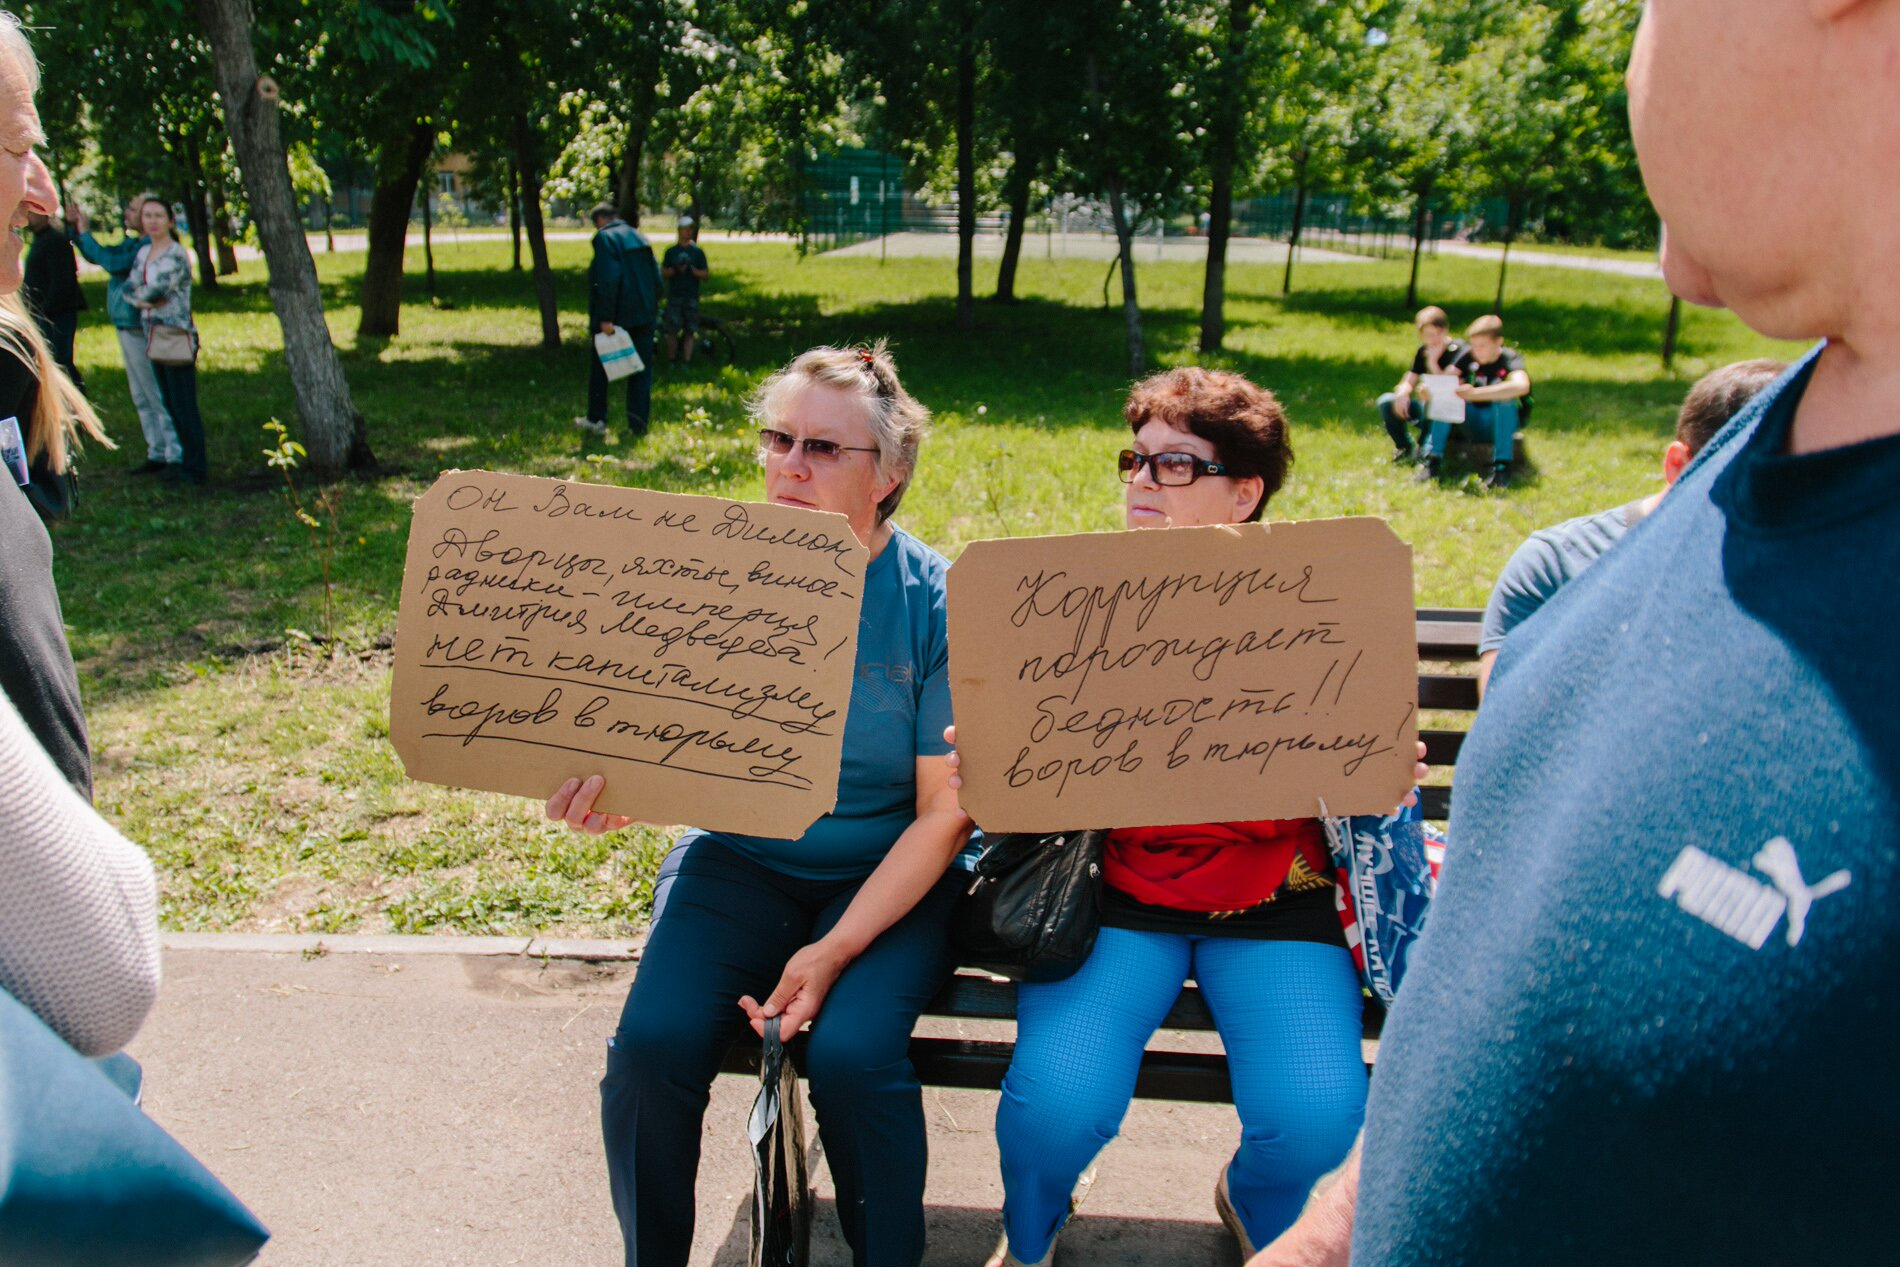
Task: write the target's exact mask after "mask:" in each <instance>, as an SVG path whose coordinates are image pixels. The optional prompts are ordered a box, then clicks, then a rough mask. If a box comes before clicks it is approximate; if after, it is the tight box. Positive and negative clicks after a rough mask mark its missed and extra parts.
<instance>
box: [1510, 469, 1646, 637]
mask: <svg viewBox="0 0 1900 1267" xmlns="http://www.w3.org/2000/svg"><path fill="white" fill-rule="evenodd" d="M1642 517H1643V503H1642V502H1641V501H1633V502H1631V503H1629V504H1628V505H1627V506H1618V507H1617V508H1616V509H1614V510H1602V511H1598V512H1597V513H1596V514H1594V515H1583V516H1580V517H1578V518H1576V519H1566V520H1565V521H1564V522H1562V523H1560V524H1557V525H1555V526H1553V527H1549V528H1539V529H1538V530H1537V531H1536V532H1533V533H1532V534H1531V535H1530V536H1529V537H1527V538H1525V540H1524V544H1523V545H1521V546H1519V547H1518V548H1517V550H1516V551H1515V552H1513V553H1512V555H1511V561H1510V562H1508V563H1506V564H1505V565H1504V570H1503V571H1502V572H1500V573H1498V582H1497V584H1496V585H1494V586H1492V587H1491V601H1490V602H1488V603H1486V604H1485V607H1484V627H1483V636H1482V637H1481V639H1480V640H1479V642H1478V650H1479V651H1496V650H1497V649H1498V648H1499V647H1501V646H1503V645H1504V635H1505V634H1508V633H1510V632H1511V630H1513V629H1515V628H1517V627H1518V626H1519V625H1521V624H1523V623H1524V622H1525V621H1527V620H1529V619H1530V618H1531V614H1532V613H1533V612H1535V611H1536V610H1537V609H1538V608H1539V607H1542V606H1543V605H1544V604H1545V603H1547V602H1549V601H1550V597H1551V595H1553V594H1555V593H1556V592H1557V591H1558V590H1560V589H1562V588H1563V586H1564V583H1565V582H1567V581H1574V580H1575V579H1576V578H1577V577H1578V576H1580V575H1582V574H1583V570H1584V569H1585V568H1587V567H1589V566H1590V565H1591V564H1592V563H1595V562H1596V561H1597V558H1598V556H1599V555H1601V554H1602V553H1603V552H1604V551H1605V550H1607V549H1609V548H1610V547H1611V546H1613V545H1615V544H1616V543H1617V542H1618V541H1620V540H1622V538H1623V534H1624V533H1626V532H1628V531H1629V530H1630V527H1631V526H1632V525H1634V524H1635V523H1636V521H1637V520H1639V519H1641V518H1642Z"/></svg>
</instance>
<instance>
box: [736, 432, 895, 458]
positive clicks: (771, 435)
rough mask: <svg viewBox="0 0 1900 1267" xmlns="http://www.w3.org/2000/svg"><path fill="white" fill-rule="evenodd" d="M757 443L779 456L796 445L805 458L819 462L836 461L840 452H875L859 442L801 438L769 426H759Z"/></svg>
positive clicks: (875, 450)
mask: <svg viewBox="0 0 1900 1267" xmlns="http://www.w3.org/2000/svg"><path fill="white" fill-rule="evenodd" d="M759 444H760V445H761V446H762V447H763V448H764V449H765V451H766V452H767V453H775V454H778V455H779V456H780V457H783V456H784V455H785V454H787V453H790V452H791V451H792V446H794V445H797V446H798V447H799V448H802V449H804V450H805V456H806V458H808V459H811V460H814V461H819V462H836V461H837V460H838V455H839V454H841V453H876V452H877V449H876V448H875V447H866V446H864V445H861V444H839V443H838V442H837V441H836V440H818V439H815V438H813V437H811V436H806V437H805V438H804V439H802V440H801V439H799V438H798V437H797V436H795V435H791V434H788V433H787V432H784V431H774V430H773V429H772V428H770V427H761V428H759Z"/></svg>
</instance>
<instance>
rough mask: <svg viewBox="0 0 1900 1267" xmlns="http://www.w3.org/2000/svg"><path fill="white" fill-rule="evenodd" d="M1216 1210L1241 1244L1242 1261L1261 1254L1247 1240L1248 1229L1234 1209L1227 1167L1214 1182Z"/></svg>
mask: <svg viewBox="0 0 1900 1267" xmlns="http://www.w3.org/2000/svg"><path fill="white" fill-rule="evenodd" d="M1214 1210H1215V1213H1217V1214H1219V1215H1220V1221H1221V1222H1222V1223H1225V1224H1226V1225H1227V1230H1228V1231H1229V1232H1231V1233H1233V1237H1234V1239H1235V1240H1236V1241H1238V1242H1239V1243H1240V1257H1241V1261H1243V1262H1245V1261H1246V1260H1247V1259H1249V1258H1252V1257H1253V1256H1254V1255H1255V1254H1257V1253H1259V1252H1260V1251H1259V1250H1258V1249H1257V1248H1256V1247H1255V1246H1254V1243H1253V1242H1252V1241H1250V1240H1248V1239H1247V1229H1246V1228H1245V1227H1244V1226H1243V1225H1242V1224H1241V1222H1240V1215H1239V1213H1238V1212H1236V1211H1235V1209H1234V1198H1233V1196H1232V1195H1231V1194H1230V1193H1229V1192H1228V1191H1227V1169H1226V1167H1222V1168H1221V1172H1220V1178H1219V1179H1216V1180H1215V1181H1214Z"/></svg>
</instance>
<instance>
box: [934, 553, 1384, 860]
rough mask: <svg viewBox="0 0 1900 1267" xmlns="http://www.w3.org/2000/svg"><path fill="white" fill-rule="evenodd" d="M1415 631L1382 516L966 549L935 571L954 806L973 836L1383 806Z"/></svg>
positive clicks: (1348, 811)
mask: <svg viewBox="0 0 1900 1267" xmlns="http://www.w3.org/2000/svg"><path fill="white" fill-rule="evenodd" d="M1415 629H1416V626H1415V624H1414V617H1413V611H1412V549H1411V547H1410V546H1408V545H1406V544H1405V543H1404V542H1403V541H1400V540H1399V539H1398V537H1397V536H1395V535H1394V534H1393V532H1392V530H1391V528H1389V527H1388V526H1387V525H1386V523H1385V521H1384V520H1382V519H1370V518H1363V519H1332V520H1318V521H1314V522H1310V523H1281V524H1274V525H1272V526H1271V527H1269V526H1267V525H1264V524H1241V525H1238V526H1233V527H1217V528H1173V529H1162V530H1151V531H1146V532H1119V533H1092V534H1084V535H1080V536H1069V537H1033V538H1018V539H1015V540H1010V541H979V542H975V543H973V544H972V545H970V546H969V547H968V548H967V549H965V550H964V552H963V555H962V557H960V558H959V559H958V560H957V562H956V566H954V567H952V568H951V569H950V689H951V695H952V700H953V702H954V704H955V707H956V717H957V751H958V752H959V753H960V754H961V760H962V775H963V791H962V794H961V795H962V801H963V807H964V809H965V810H966V811H968V812H969V814H970V816H971V817H972V818H974V819H975V820H976V822H977V824H978V825H979V826H981V827H982V828H983V829H984V830H985V831H1063V830H1070V829H1075V828H1087V827H1143V826H1164V825H1168V824H1173V823H1207V822H1237V821H1247V820H1252V819H1263V818H1304V817H1309V816H1312V815H1316V814H1318V813H1319V810H1320V801H1321V799H1324V800H1325V802H1326V806H1327V808H1328V809H1329V810H1331V811H1332V812H1333V813H1335V814H1361V813H1386V812H1389V811H1390V810H1391V809H1392V808H1393V807H1394V806H1396V805H1397V804H1398V803H1399V800H1400V798H1401V797H1403V796H1404V795H1405V793H1406V792H1407V791H1408V790H1410V788H1411V786H1412V766H1413V763H1414V755H1415V745H1416V742H1417V729H1418V726H1417V713H1418V677H1417V644H1416V635H1415Z"/></svg>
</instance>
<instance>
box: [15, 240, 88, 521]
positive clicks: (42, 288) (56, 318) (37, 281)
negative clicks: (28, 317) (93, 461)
mask: <svg viewBox="0 0 1900 1267" xmlns="http://www.w3.org/2000/svg"><path fill="white" fill-rule="evenodd" d="M26 222H27V225H28V227H30V228H31V229H32V230H33V244H32V245H31V246H29V247H28V248H27V251H26V265H25V276H26V281H25V283H24V285H23V286H22V288H21V293H22V294H23V295H24V296H25V298H26V306H27V311H28V312H30V313H32V314H33V323H34V324H35V325H37V326H39V328H40V334H41V335H43V336H44V337H45V339H46V343H47V347H48V348H49V349H50V350H51V351H52V354H53V363H54V364H55V365H57V366H59V368H60V369H62V370H64V371H66V377H67V378H69V379H71V380H72V383H73V386H74V387H77V388H78V389H79V390H80V391H82V392H83V391H85V390H86V381H85V379H84V378H82V377H81V376H80V373H79V367H78V366H77V365H75V364H73V335H74V334H75V333H76V332H77V331H78V329H79V314H80V313H81V312H83V311H85V308H86V295H85V292H84V291H82V290H80V289H79V261H78V259H77V258H75V257H74V255H73V244H72V242H71V240H70V239H68V238H67V236H66V234H65V232H64V230H62V229H59V228H57V227H55V226H54V224H53V221H52V220H51V219H50V218H48V217H47V216H46V215H45V214H43V213H42V212H39V211H33V210H29V211H28V212H27V213H26ZM27 470H28V474H29V475H30V476H31V478H30V479H29V480H28V482H27V483H26V484H24V485H22V487H23V488H24V489H25V490H26V496H27V500H28V501H30V502H32V503H33V509H34V510H35V511H37V512H38V513H39V516H40V518H41V519H44V520H47V521H49V522H50V521H52V520H54V519H64V518H65V517H66V516H68V515H70V514H72V513H73V507H74V506H75V505H77V504H78V484H77V483H76V482H75V480H74V478H73V473H72V470H71V469H70V467H69V468H68V469H67V470H64V471H55V470H53V468H52V467H51V466H50V465H48V464H47V455H46V454H44V453H42V454H40V456H39V457H37V458H35V459H33V461H32V462H31V463H30V464H29V465H28V468H27Z"/></svg>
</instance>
